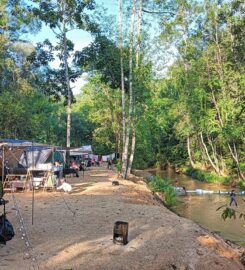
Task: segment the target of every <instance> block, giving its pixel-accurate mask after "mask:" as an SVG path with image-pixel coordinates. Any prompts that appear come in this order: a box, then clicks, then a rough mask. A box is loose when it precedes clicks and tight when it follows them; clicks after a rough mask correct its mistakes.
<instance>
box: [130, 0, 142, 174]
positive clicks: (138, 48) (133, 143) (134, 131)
mask: <svg viewBox="0 0 245 270" xmlns="http://www.w3.org/2000/svg"><path fill="white" fill-rule="evenodd" d="M142 9H143V0H140V7H139V13H138V30H137V44H136V63H135V66H136V70H138V68H139V63H140V44H141V37H140V36H141V26H142ZM133 107H134V109H133V118H134V119H133V121H132V125H133V127H132V128H133V134H132V143H131V153H130V158H129V165H128V172H129V173H131V169H132V164H133V161H134V154H135V146H136V123H137V119H136V117H137V116H136V102H135V93H134V99H133Z"/></svg>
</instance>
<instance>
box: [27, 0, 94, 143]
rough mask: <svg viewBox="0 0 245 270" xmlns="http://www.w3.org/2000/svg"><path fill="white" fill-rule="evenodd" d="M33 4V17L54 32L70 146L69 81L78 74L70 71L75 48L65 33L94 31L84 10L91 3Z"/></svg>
mask: <svg viewBox="0 0 245 270" xmlns="http://www.w3.org/2000/svg"><path fill="white" fill-rule="evenodd" d="M32 2H33V3H34V4H38V8H37V7H35V5H34V7H33V8H32V11H33V13H34V15H35V16H37V17H38V18H39V19H40V20H41V21H42V22H43V23H45V24H46V25H48V26H49V27H50V29H52V30H53V32H54V34H55V37H56V39H57V45H56V46H55V47H54V48H55V51H56V52H57V54H58V57H59V59H60V61H61V64H60V74H61V76H60V77H61V78H62V80H63V85H64V86H65V91H64V95H65V97H66V106H67V134H66V146H67V147H70V145H71V106H72V102H73V93H72V89H71V86H70V81H71V80H74V79H76V78H77V77H78V76H79V75H81V72H77V71H76V70H72V69H71V67H70V66H69V62H68V60H69V58H70V57H72V51H73V49H74V45H73V43H72V41H71V40H69V39H68V37H67V34H68V32H70V31H72V30H74V29H82V30H87V31H95V29H96V26H95V24H93V23H92V22H91V21H90V19H89V16H88V14H86V10H93V9H94V4H95V2H94V0H83V1H78V0H60V1H52V0H44V1H41V2H40V1H38V0H33V1H32Z"/></svg>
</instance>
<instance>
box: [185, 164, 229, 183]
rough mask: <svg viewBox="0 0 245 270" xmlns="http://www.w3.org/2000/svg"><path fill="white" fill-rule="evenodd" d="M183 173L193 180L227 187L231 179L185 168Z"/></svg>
mask: <svg viewBox="0 0 245 270" xmlns="http://www.w3.org/2000/svg"><path fill="white" fill-rule="evenodd" d="M185 173H186V174H187V175H189V176H191V177H192V178H194V179H197V180H199V181H203V182H207V183H222V184H224V185H228V184H230V182H231V179H230V178H229V177H227V176H220V175H217V174H215V173H213V172H207V171H203V170H200V169H193V168H187V169H186V171H185Z"/></svg>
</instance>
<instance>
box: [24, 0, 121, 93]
mask: <svg viewBox="0 0 245 270" xmlns="http://www.w3.org/2000/svg"><path fill="white" fill-rule="evenodd" d="M117 2H118V0H96V3H97V4H99V5H103V6H104V8H106V9H107V13H108V15H117V9H118V6H117ZM67 36H68V38H69V39H70V40H72V42H73V43H74V45H75V50H82V48H84V47H86V46H88V45H89V43H90V42H91V41H92V38H91V35H90V34H89V33H88V32H86V31H83V30H73V31H71V32H69V33H68V35H67ZM28 39H29V40H30V41H31V42H32V43H37V42H42V41H44V40H45V39H49V40H50V41H52V42H54V41H55V35H54V33H53V32H52V30H50V29H49V28H48V27H47V26H45V25H44V26H43V27H42V29H41V31H40V32H38V33H37V34H35V35H29V36H28ZM50 66H51V67H53V68H58V66H59V60H58V59H56V60H55V61H53V62H52V63H51V64H50ZM85 83H86V75H84V76H82V77H81V78H79V79H78V80H77V81H76V82H75V83H72V85H71V87H72V89H73V92H74V94H79V93H80V91H81V87H82V86H83V85H84V84H85Z"/></svg>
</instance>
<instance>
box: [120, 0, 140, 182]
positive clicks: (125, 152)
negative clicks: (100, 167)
mask: <svg viewBox="0 0 245 270" xmlns="http://www.w3.org/2000/svg"><path fill="white" fill-rule="evenodd" d="M136 1H137V0H134V4H133V9H132V16H131V25H130V44H129V109H128V121H127V127H126V137H125V145H124V149H123V160H122V174H123V178H124V179H127V176H128V165H129V160H128V153H129V137H130V133H131V129H132V127H131V125H132V118H133V94H134V93H133V47H134V22H135V13H136Z"/></svg>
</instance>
